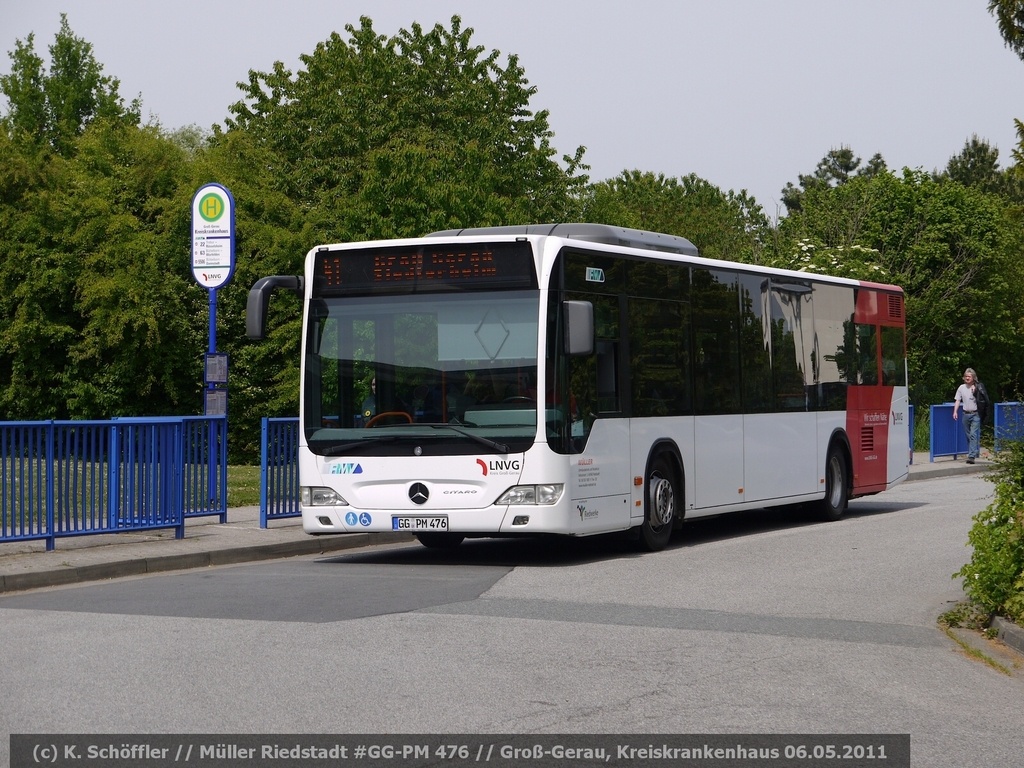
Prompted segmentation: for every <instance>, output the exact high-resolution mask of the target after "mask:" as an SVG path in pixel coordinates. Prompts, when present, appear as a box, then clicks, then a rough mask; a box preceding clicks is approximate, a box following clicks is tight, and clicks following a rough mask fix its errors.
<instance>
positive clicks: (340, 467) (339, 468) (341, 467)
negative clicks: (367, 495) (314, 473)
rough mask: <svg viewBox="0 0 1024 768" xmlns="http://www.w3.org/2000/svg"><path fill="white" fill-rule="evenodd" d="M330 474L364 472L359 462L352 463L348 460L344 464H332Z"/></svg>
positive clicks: (359, 473) (358, 473)
mask: <svg viewBox="0 0 1024 768" xmlns="http://www.w3.org/2000/svg"><path fill="white" fill-rule="evenodd" d="M330 474H332V475H361V474H363V468H362V467H361V466H359V464H352V463H351V462H346V463H342V464H332V465H331V471H330Z"/></svg>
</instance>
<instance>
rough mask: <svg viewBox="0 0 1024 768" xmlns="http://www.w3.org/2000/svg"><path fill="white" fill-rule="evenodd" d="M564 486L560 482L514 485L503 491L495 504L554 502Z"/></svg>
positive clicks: (560, 494)
mask: <svg viewBox="0 0 1024 768" xmlns="http://www.w3.org/2000/svg"><path fill="white" fill-rule="evenodd" d="M564 488H565V486H564V485H563V484H562V483H548V484H546V485H514V486H512V487H511V488H509V489H508V490H507V491H505V492H504V493H503V494H501V496H499V497H498V500H497V501H495V502H494V503H495V504H513V505H523V504H531V505H538V504H556V503H558V500H559V499H560V498H562V490H563V489H564Z"/></svg>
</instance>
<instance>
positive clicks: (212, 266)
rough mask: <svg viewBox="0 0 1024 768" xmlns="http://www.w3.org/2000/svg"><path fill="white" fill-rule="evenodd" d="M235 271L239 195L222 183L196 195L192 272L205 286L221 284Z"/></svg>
mask: <svg viewBox="0 0 1024 768" xmlns="http://www.w3.org/2000/svg"><path fill="white" fill-rule="evenodd" d="M234 271H235V199H234V198H233V197H232V196H231V193H230V192H229V191H228V190H227V188H225V187H222V186H221V185H220V184H207V185H206V186H205V187H202V188H200V190H199V191H198V192H196V194H195V197H193V198H192V276H193V277H195V279H196V282H197V283H199V284H200V285H201V286H203V287H204V288H211V289H212V288H220V287H221V286H222V285H225V284H226V283H227V282H228V281H229V280H230V279H231V275H232V274H234Z"/></svg>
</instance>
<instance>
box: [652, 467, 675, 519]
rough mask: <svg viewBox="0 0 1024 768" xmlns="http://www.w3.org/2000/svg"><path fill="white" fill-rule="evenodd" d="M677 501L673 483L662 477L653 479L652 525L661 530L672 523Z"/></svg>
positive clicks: (653, 477) (654, 476)
mask: <svg viewBox="0 0 1024 768" xmlns="http://www.w3.org/2000/svg"><path fill="white" fill-rule="evenodd" d="M675 507H676V499H675V491H673V490H672V483H671V482H670V481H669V480H668V479H667V478H664V477H662V476H661V475H658V474H655V475H652V477H651V525H652V526H654V527H655V528H660V527H661V526H663V525H668V524H669V523H671V522H672V516H673V515H674V514H675Z"/></svg>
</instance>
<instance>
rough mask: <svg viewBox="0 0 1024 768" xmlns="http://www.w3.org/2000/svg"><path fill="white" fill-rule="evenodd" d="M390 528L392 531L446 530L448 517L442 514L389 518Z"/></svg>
mask: <svg viewBox="0 0 1024 768" xmlns="http://www.w3.org/2000/svg"><path fill="white" fill-rule="evenodd" d="M391 529H392V530H394V531H410V532H415V531H447V530H448V518H447V517H446V516H443V515H435V516H427V515H416V516H403V517H392V518H391Z"/></svg>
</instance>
